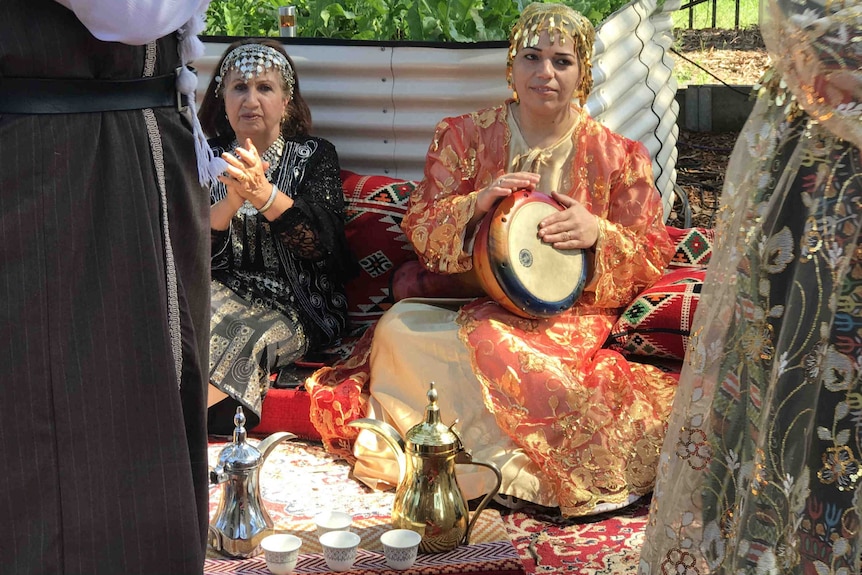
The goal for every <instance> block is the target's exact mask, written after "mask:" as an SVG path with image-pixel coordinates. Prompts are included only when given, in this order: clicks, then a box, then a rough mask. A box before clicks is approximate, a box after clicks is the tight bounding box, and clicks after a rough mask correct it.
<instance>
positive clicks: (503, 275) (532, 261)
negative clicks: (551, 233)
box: [473, 190, 587, 318]
mask: <svg viewBox="0 0 862 575" xmlns="http://www.w3.org/2000/svg"><path fill="white" fill-rule="evenodd" d="M562 209H563V207H562V206H561V205H560V204H559V203H557V202H556V201H554V200H553V199H552V198H550V197H549V196H547V195H545V194H542V193H541V192H536V191H531V190H517V191H515V192H513V193H512V195H511V196H508V197H506V198H504V199H503V200H501V201H500V202H499V203H498V204H497V205H496V207H495V208H494V209H493V210H492V211H491V212H489V213H488V214H487V215H486V216H485V218H484V219H483V220H482V224H481V225H480V227H479V230H478V233H477V235H476V243H475V246H474V251H473V266H474V268H475V270H476V273H477V276H478V279H479V280H480V283H481V284H482V287H483V288H484V289H485V292H486V293H487V294H488V295H490V296H491V297H492V298H494V299H495V300H496V301H497V303H499V304H500V305H502V306H503V307H505V308H506V309H507V310H509V311H510V312H512V313H514V314H517V315H520V316H523V317H531V318H542V317H551V316H554V315H557V314H559V313H562V312H564V311H566V310H567V309H569V308H570V307H572V306H573V305H574V304H575V302H576V301H577V300H578V298H579V297H580V296H581V292H582V291H583V289H584V286H585V285H586V281H587V260H586V255H585V254H584V251H583V250H578V249H575V250H558V249H555V248H554V247H553V246H552V245H550V244H547V243H544V242H542V241H541V240H540V239H539V222H541V221H542V220H543V219H544V218H545V217H547V216H548V215H550V214H552V213H554V212H555V211H559V210H562Z"/></svg>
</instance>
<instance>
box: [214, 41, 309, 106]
mask: <svg viewBox="0 0 862 575" xmlns="http://www.w3.org/2000/svg"><path fill="white" fill-rule="evenodd" d="M269 70H276V71H278V72H279V73H281V79H282V80H283V81H284V83H285V85H287V95H288V97H292V96H293V84H294V76H293V68H292V67H291V66H290V62H288V60H287V58H285V57H284V54H282V53H281V52H279V51H278V50H276V49H275V48H272V47H270V46H264V45H263V44H243V45H242V46H237V47H236V48H234V49H233V50H231V51H230V52H229V53H228V55H227V56H225V58H224V61H223V62H222V63H221V68H219V74H218V76H216V77H215V81H216V92H218V90H219V88H220V87H221V83H222V80H223V79H224V78H225V76H227V74H228V72H231V71H234V72H238V73H239V75H240V76H241V77H242V79H243V81H244V82H248V81H249V80H251V79H252V77H254V76H258V75H260V74H263V73H265V72H267V71H269Z"/></svg>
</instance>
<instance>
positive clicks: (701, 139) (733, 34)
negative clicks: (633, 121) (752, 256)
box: [668, 27, 769, 227]
mask: <svg viewBox="0 0 862 575" xmlns="http://www.w3.org/2000/svg"><path fill="white" fill-rule="evenodd" d="M674 34H675V43H674V48H673V52H674V53H673V56H674V68H675V76H676V77H677V78H678V82H679V84H680V87H684V86H685V85H686V83H685V81H684V80H682V79H683V78H695V77H697V74H700V76H701V77H702V76H704V75H705V74H706V73H705V72H703V69H705V70H707V71H708V72H709V74H706V76H707V77H708V78H709V82H703V83H712V84H719V83H724V84H728V85H735V86H751V85H753V84H755V83H757V81H758V80H759V79H760V77H761V76H762V75H763V73H764V72H765V71H766V69H767V68H768V67H769V56H768V55H767V53H766V49H765V47H764V45H763V38H762V37H761V36H760V31H759V30H758V29H757V28H756V27H753V28H747V29H739V30H723V29H702V30H683V29H678V30H675V31H674ZM738 136H739V133H738V132H723V133H714V132H691V131H688V130H680V133H679V136H678V139H677V151H678V154H679V155H678V157H677V162H676V169H677V180H676V181H677V184H678V185H679V186H680V187H681V188H682V189H683V190H684V191H685V192H686V195H687V197H688V202H689V206H690V208H691V212H692V217H691V225H693V226H702V227H713V225H714V223H715V217H716V214H717V211H718V208H719V199H720V197H721V189H722V187H723V186H724V176H725V172H726V171H727V162H728V160H729V159H730V154H731V152H732V151H733V146H734V144H735V143H736V139H737V138H738ZM680 208H681V205H680V204H678V205H677V206H675V210H674V213H672V214H671V217H670V219H669V221H668V223H670V224H672V225H676V226H678V227H682V225H683V220H682V214H681V213H680V212H681V209H680Z"/></svg>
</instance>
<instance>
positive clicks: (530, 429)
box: [307, 3, 675, 515]
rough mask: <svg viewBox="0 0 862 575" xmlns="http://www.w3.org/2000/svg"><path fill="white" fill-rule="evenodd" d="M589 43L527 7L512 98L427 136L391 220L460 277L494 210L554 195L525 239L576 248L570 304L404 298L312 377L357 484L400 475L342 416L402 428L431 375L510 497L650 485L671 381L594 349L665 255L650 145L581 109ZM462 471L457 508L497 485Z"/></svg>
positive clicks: (558, 10)
mask: <svg viewBox="0 0 862 575" xmlns="http://www.w3.org/2000/svg"><path fill="white" fill-rule="evenodd" d="M593 38H594V30H593V27H592V25H591V24H590V23H589V21H588V20H587V19H586V18H584V17H583V16H581V15H580V14H579V13H577V12H575V11H574V10H572V9H570V8H568V7H565V6H563V5H559V4H541V3H535V4H531V5H529V6H528V7H527V8H526V9H525V10H524V12H523V13H522V15H521V18H520V19H519V21H518V23H517V24H516V25H515V27H514V29H513V30H512V34H511V40H510V42H511V45H510V50H509V54H508V60H509V64H508V77H509V83H510V86H511V87H512V88H513V89H514V95H513V98H512V99H510V100H508V101H507V102H505V103H503V104H501V105H499V106H496V107H493V108H489V109H485V110H481V111H478V112H475V113H471V114H467V115H464V116H460V117H455V118H446V119H444V120H443V121H442V122H441V123H440V124H439V125H438V126H437V130H436V133H435V135H434V139H433V141H432V143H431V146H430V148H429V151H428V154H427V161H426V166H425V177H424V179H423V181H422V183H421V185H420V186H419V187H418V188H417V189H416V191H415V192H414V195H413V196H412V197H411V198H410V200H411V201H410V207H409V210H408V213H407V215H406V217H405V219H404V221H403V224H402V227H403V229H404V231H405V232H406V234H407V236H408V237H409V238H410V240H411V241H412V243H413V246H414V248H415V250H416V252H417V254H418V255H419V259H420V262H421V263H422V264H423V265H424V266H425V268H426V269H427V270H430V271H432V272H435V273H439V274H464V273H466V272H469V271H470V270H471V269H472V267H473V253H472V246H473V243H474V240H475V233H476V230H477V229H478V227H479V224H480V221H481V220H482V218H483V217H484V216H485V214H487V213H488V212H489V210H491V209H492V208H493V207H494V206H495V204H496V203H497V202H498V201H500V200H501V199H502V198H505V197H507V196H509V195H511V194H512V193H513V191H516V190H520V189H528V190H537V191H540V192H543V193H545V194H548V195H551V196H552V197H553V198H554V199H555V200H556V201H557V202H559V204H561V205H562V207H563V208H564V209H563V210H561V211H554V212H553V213H552V214H550V215H548V216H546V217H544V218H543V219H541V220H540V222H539V223H538V225H537V229H536V231H535V233H537V234H538V236H539V237H540V238H541V240H542V241H543V242H545V243H546V244H549V245H551V246H553V247H554V248H556V249H558V250H561V251H564V250H586V251H587V253H588V254H589V259H590V261H591V263H590V269H591V273H590V276H589V278H588V280H587V284H586V286H584V288H583V293H582V295H581V297H580V298H579V300H578V301H577V302H576V303H575V305H574V306H573V307H571V308H570V309H568V310H566V311H563V312H562V313H560V314H557V315H555V316H553V317H550V318H544V319H533V318H524V317H520V316H518V315H515V314H513V313H511V312H509V311H507V310H506V309H504V308H503V307H501V306H500V305H499V304H498V303H497V302H496V301H494V300H493V299H491V298H488V297H479V298H476V299H473V300H470V301H467V302H465V301H454V300H441V299H437V300H433V299H424V300H417V299H408V300H404V301H401V302H399V303H397V304H396V305H394V306H393V307H392V308H391V309H390V310H389V311H388V312H387V313H386V314H385V315H384V316H383V318H382V319H381V320H380V322H379V323H378V325H377V326H376V329H375V331H374V336H373V341H372V343H371V344H370V345H368V344H369V338H370V336H369V337H366V338H364V341H363V342H362V343H364V344H365V345H364V347H363V346H362V345H360V346H358V347H357V350H356V351H355V353H354V356H353V357H352V358H350V359H349V360H348V361H347V362H345V363H342V364H340V365H339V366H336V367H335V368H334V369H323V370H320V371H318V372H317V373H315V374H314V376H312V378H311V379H310V380H309V381H308V382H307V387H309V388H310V391H311V393H312V397H313V403H314V405H313V407H312V420H313V421H314V423H315V425H316V426H317V427H318V429H319V430H320V431H321V433H322V434H323V436H324V440H325V441H326V443H327V445H328V447H329V448H330V449H333V450H342V452H344V451H346V450H347V449H352V456H355V457H356V460H357V461H356V466H355V474H356V475H357V477H360V478H362V479H363V480H365V481H366V482H368V483H369V484H372V485H374V484H376V483H377V482H379V481H383V482H388V483H391V482H393V481H394V478H396V477H397V469H395V465H394V462H393V460H392V456H391V454H390V453H389V450H388V449H387V448H386V447H385V446H384V445H382V444H378V443H377V441H376V436H373V435H372V434H365V433H363V434H362V435H360V436H359V437H358V438H357V439H356V441H355V442H353V441H352V440H353V438H354V437H355V435H352V434H351V432H354V431H355V430H353V429H352V428H346V427H344V425H343V424H344V423H346V422H347V421H349V420H351V419H353V418H355V417H360V416H368V417H374V418H377V419H382V420H385V421H387V422H389V423H391V424H393V425H394V426H395V427H396V428H398V429H399V430H400V431H401V432H402V433H403V432H404V431H405V430H406V429H408V428H409V427H411V426H412V425H414V424H416V423H417V422H418V421H420V420H421V418H422V416H423V408H424V407H425V405H426V403H427V398H426V395H425V394H426V391H427V389H428V383H429V382H430V381H434V382H436V387H437V390H438V392H439V404H440V412H441V414H442V416H443V417H444V418H445V419H446V422H447V423H452V422H454V421H455V419H456V418H457V419H458V430H459V432H460V433H461V435H462V439H463V441H464V445H465V447H466V448H467V449H468V450H469V451H471V452H472V454H473V456H474V458H476V459H478V460H482V461H493V462H494V463H496V464H497V466H498V467H499V468H500V470H501V471H502V474H503V484H502V489H501V491H500V492H501V493H503V494H505V495H506V496H508V499H507V500H508V501H509V502H511V501H514V500H515V499H513V498H516V499H522V500H527V501H530V502H534V503H538V504H541V505H546V506H559V507H560V509H561V511H562V513H563V514H565V515H586V514H591V513H596V512H599V511H602V510H606V509H611V508H616V507H621V506H624V505H627V504H628V503H630V502H631V501H633V500H635V499H637V498H638V497H640V496H641V495H643V494H645V493H648V492H649V491H650V490H651V489H652V485H653V482H654V479H655V468H656V463H657V457H658V451H659V449H660V447H661V443H662V439H663V437H664V433H665V418H666V416H667V414H668V412H669V410H670V406H671V401H672V398H673V394H674V389H675V381H674V379H673V378H671V377H669V376H667V375H665V374H663V373H662V372H660V371H659V370H658V369H655V368H653V367H651V366H646V365H641V364H634V363H629V362H627V361H626V359H625V358H623V357H622V356H621V355H619V354H618V353H616V352H613V351H610V350H606V349H602V345H603V344H604V343H605V340H606V339H607V336H608V335H609V333H610V329H611V327H612V325H613V324H614V322H615V320H616V318H617V316H618V314H619V313H620V310H621V308H623V307H624V306H626V305H627V304H628V303H629V302H630V301H631V300H632V299H633V298H634V297H635V296H636V295H637V294H638V293H639V292H640V291H641V290H643V289H644V288H645V287H647V286H649V285H650V284H651V283H652V282H654V281H655V280H656V279H657V278H659V277H660V276H661V274H662V272H663V270H664V268H665V265H666V264H667V262H668V261H669V259H670V257H671V254H672V247H671V242H670V239H669V238H668V236H667V233H666V231H665V227H664V224H663V219H662V207H661V205H660V197H659V193H658V192H657V190H656V188H655V187H654V185H653V176H652V171H651V162H650V158H649V156H648V154H647V152H646V150H645V149H644V147H643V146H642V145H641V144H639V143H636V142H633V141H630V140H628V139H626V138H623V137H621V136H619V135H617V134H614V133H612V132H611V131H610V130H608V129H607V128H605V127H603V126H602V125H600V124H599V123H597V122H596V121H594V120H593V119H591V118H590V117H589V116H588V115H587V113H586V112H585V111H584V109H583V108H582V107H581V105H582V104H583V103H584V102H585V101H586V98H587V95H588V93H589V90H590V87H591V85H592V77H591V68H590V66H591V65H590V55H591V53H592V48H593ZM557 279H558V278H554V277H549V278H547V281H548V282H554V281H557ZM429 295H433V294H429ZM347 397H353V398H356V399H355V400H354V401H353V402H348V401H345V398H347ZM464 471H465V473H462V472H461V470H460V469H459V482H460V484H461V487H462V489H463V490H464V492H465V495H466V496H467V497H468V498H473V497H477V496H479V495H481V494H483V493H485V492H486V491H487V490H489V489H490V488H491V487H492V479H493V478H492V476H491V474H490V473H488V474H487V477H486V476H485V475H484V474H483V472H482V471H477V472H475V473H474V474H473V475H470V474H467V473H466V470H464Z"/></svg>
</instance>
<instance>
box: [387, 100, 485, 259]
mask: <svg viewBox="0 0 862 575" xmlns="http://www.w3.org/2000/svg"><path fill="white" fill-rule="evenodd" d="M472 128H473V123H472V121H471V120H470V119H469V118H467V117H459V118H447V119H445V120H443V121H442V122H440V123H439V124H438V125H437V128H436V130H435V133H434V139H433V140H432V142H431V145H430V146H429V148H428V153H427V155H426V158H425V177H424V179H423V180H422V182H421V183H420V184H419V186H417V188H416V189H415V190H414V191H413V194H412V195H411V196H410V204H409V207H408V210H407V214H406V215H405V217H404V220H403V222H402V224H401V227H402V229H403V230H404V233H405V234H406V235H407V237H408V238H409V239H410V241H411V242H412V243H413V248H414V250H415V251H416V253H417V255H418V256H419V260H420V261H421V262H422V263H423V265H425V267H426V268H427V269H429V270H432V271H434V272H437V273H443V274H453V273H460V272H464V271H467V270H469V269H471V268H472V266H473V264H472V256H471V254H470V253H468V252H467V251H466V250H465V242H466V241H467V238H466V237H465V230H466V227H467V224H468V222H469V221H470V218H471V217H472V216H473V213H474V210H475V206H476V197H477V193H476V191H475V184H474V182H475V157H476V146H475V145H474V144H473V141H474V140H475V138H476V135H475V131H474V130H473V129H472Z"/></svg>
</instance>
